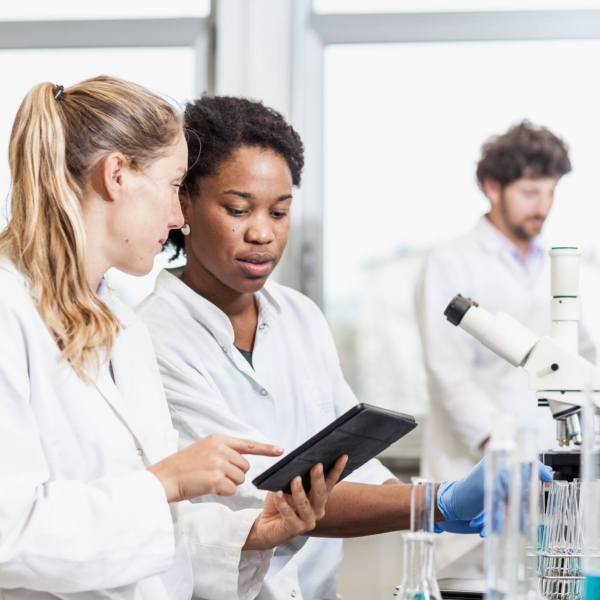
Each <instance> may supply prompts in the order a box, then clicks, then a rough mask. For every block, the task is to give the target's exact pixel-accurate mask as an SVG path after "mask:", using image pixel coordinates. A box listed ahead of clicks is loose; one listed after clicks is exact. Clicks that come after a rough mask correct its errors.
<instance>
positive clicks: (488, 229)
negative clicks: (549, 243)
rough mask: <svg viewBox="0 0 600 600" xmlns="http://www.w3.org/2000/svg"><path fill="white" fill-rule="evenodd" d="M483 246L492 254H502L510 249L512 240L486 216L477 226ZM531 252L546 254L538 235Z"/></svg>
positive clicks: (532, 244)
mask: <svg viewBox="0 0 600 600" xmlns="http://www.w3.org/2000/svg"><path fill="white" fill-rule="evenodd" d="M475 231H476V232H477V234H478V236H479V239H480V241H481V244H482V246H483V247H484V248H485V249H486V250H487V251H488V252H490V253H492V254H501V253H503V252H505V251H507V250H510V247H511V246H512V242H511V241H510V240H509V239H507V238H506V237H505V236H504V234H503V233H502V232H500V231H499V230H498V229H496V227H494V225H492V223H491V222H490V221H489V219H488V218H487V217H486V216H483V217H481V219H479V222H478V223H477V225H476V226H475ZM531 252H532V253H533V254H536V255H540V254H544V248H543V245H542V243H541V242H540V237H539V236H538V237H536V238H534V239H533V240H532V242H531Z"/></svg>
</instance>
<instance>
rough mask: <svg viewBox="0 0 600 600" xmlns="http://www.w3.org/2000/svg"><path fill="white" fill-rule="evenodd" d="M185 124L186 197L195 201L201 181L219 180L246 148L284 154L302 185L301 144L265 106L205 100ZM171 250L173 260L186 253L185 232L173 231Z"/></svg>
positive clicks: (192, 106)
mask: <svg viewBox="0 0 600 600" xmlns="http://www.w3.org/2000/svg"><path fill="white" fill-rule="evenodd" d="M183 118H184V126H185V130H186V138H187V143H188V151H189V157H188V172H187V175H186V177H185V180H184V182H183V186H182V191H181V193H182V194H185V195H187V196H188V197H190V198H193V197H194V196H196V195H197V194H198V193H199V192H200V187H201V185H202V179H203V178H204V177H210V176H212V175H215V174H216V173H217V172H218V170H219V167H220V166H221V165H222V164H223V163H224V162H225V161H227V160H229V159H230V158H231V157H232V155H233V154H234V152H235V151H236V150H238V149H239V148H242V147H245V146H249V147H256V148H263V149H265V150H272V151H273V152H276V153H277V154H279V155H280V156H281V157H282V158H283V159H285V161H286V162H287V165H288V167H289V169H290V172H291V174H292V183H293V184H294V185H295V186H299V185H300V181H301V178H302V168H303V167H304V146H303V144H302V140H301V139H300V136H299V135H298V133H297V132H296V131H295V130H294V129H293V127H292V126H291V125H289V124H288V123H287V122H286V120H285V119H284V118H283V116H282V115H281V114H280V113H278V112H277V111H275V110H273V109H271V108H268V107H266V106H264V104H263V103H262V102H258V101H255V100H250V99H248V98H237V97H232V96H209V95H208V94H204V95H203V96H202V98H200V99H199V100H196V101H195V102H189V103H188V104H186V106H185V112H184V117H183ZM169 247H170V249H172V250H173V251H174V254H173V256H172V260H173V259H175V258H178V257H179V256H180V255H181V254H183V253H185V243H184V236H183V234H182V233H181V230H179V229H172V230H171V232H170V234H169Z"/></svg>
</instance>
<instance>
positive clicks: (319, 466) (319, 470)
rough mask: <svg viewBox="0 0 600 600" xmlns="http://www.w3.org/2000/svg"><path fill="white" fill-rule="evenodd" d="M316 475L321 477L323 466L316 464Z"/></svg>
mask: <svg viewBox="0 0 600 600" xmlns="http://www.w3.org/2000/svg"><path fill="white" fill-rule="evenodd" d="M316 472H317V475H323V465H322V464H318V465H317V469H316Z"/></svg>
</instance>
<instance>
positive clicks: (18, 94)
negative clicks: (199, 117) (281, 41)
mask: <svg viewBox="0 0 600 600" xmlns="http://www.w3.org/2000/svg"><path fill="white" fill-rule="evenodd" d="M194 65H195V52H194V50H193V49H192V48H115V49H84V50H81V49H77V50H4V51H0V80H2V81H5V82H6V81H9V82H10V85H7V86H5V87H4V89H3V93H2V95H1V96H0V114H2V115H3V117H4V118H3V119H2V120H0V153H1V156H2V159H1V160H0V198H1V201H0V229H1V228H2V227H4V224H5V222H6V219H5V217H6V215H7V204H6V203H5V201H4V200H5V199H6V198H7V196H8V192H9V186H10V174H9V170H8V160H7V154H8V142H9V137H10V130H11V127H12V123H13V120H14V117H15V115H16V112H17V109H18V107H19V104H20V103H21V101H22V100H23V98H24V96H25V94H26V93H27V92H28V90H29V89H31V88H32V87H33V86H34V85H35V84H37V83H40V82H43V81H50V82H52V83H55V84H62V85H64V86H65V87H68V86H69V85H72V84H74V83H77V82H78V81H82V80H83V79H87V78H88V77H94V76H96V75H101V74H103V75H114V76H117V77H121V78H123V79H128V80H130V81H134V82H135V83H139V84H141V85H144V86H146V87H148V88H150V89H152V90H155V91H158V92H160V93H161V94H163V95H166V96H167V97H168V98H169V99H170V100H171V101H172V102H173V103H175V104H180V103H182V102H183V101H185V100H188V99H191V98H193V95H194V70H195V68H194ZM165 264H166V258H165V256H163V255H160V256H159V257H157V259H156V265H155V269H154V271H153V273H152V274H151V275H149V276H147V277H131V276H128V275H124V274H122V273H119V272H117V271H114V272H111V274H110V277H109V283H110V285H111V286H112V287H113V288H116V289H117V290H118V292H119V295H120V296H121V297H122V299H123V300H124V301H125V302H127V303H128V304H130V305H135V304H137V303H138V302H139V301H141V300H142V299H143V298H144V297H145V296H146V295H148V294H149V293H150V292H151V291H152V289H153V287H154V279H155V277H156V274H157V273H158V271H159V270H160V268H162V267H163V266H164V265H165Z"/></svg>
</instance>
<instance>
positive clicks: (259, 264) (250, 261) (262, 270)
mask: <svg viewBox="0 0 600 600" xmlns="http://www.w3.org/2000/svg"><path fill="white" fill-rule="evenodd" d="M236 260H237V262H238V263H239V264H240V266H241V267H242V269H244V271H246V273H249V274H250V275H254V276H255V277H264V276H265V275H268V274H269V273H270V272H271V269H272V268H273V262H274V260H275V257H274V256H272V255H270V254H269V255H249V256H244V257H243V258H237V259H236Z"/></svg>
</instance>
